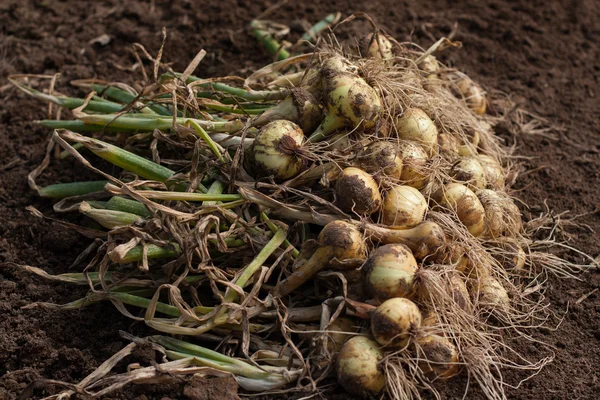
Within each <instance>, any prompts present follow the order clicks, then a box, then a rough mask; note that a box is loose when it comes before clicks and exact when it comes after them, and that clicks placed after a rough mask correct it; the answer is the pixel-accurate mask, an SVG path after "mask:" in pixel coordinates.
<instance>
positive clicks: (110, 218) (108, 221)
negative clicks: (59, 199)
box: [79, 201, 143, 229]
mask: <svg viewBox="0 0 600 400" xmlns="http://www.w3.org/2000/svg"><path fill="white" fill-rule="evenodd" d="M79 211H80V212H81V213H82V214H84V215H86V216H87V217H90V218H92V219H93V220H95V221H96V222H98V223H99V224H100V225H102V226H103V227H105V228H107V229H113V228H116V227H118V226H127V225H132V224H134V223H136V222H140V221H142V220H143V218H142V217H140V216H139V215H136V214H131V213H128V212H123V211H115V210H104V209H99V208H92V207H91V206H90V204H89V203H87V202H85V201H84V202H82V203H81V204H80V206H79Z"/></svg>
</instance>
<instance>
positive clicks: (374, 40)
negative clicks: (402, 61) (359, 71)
mask: <svg viewBox="0 0 600 400" xmlns="http://www.w3.org/2000/svg"><path fill="white" fill-rule="evenodd" d="M360 54H361V55H362V56H363V57H367V58H374V59H376V60H391V59H392V58H394V54H393V53H392V42H390V40H389V39H388V38H387V37H386V36H385V35H384V34H382V33H380V32H375V33H374V34H372V35H367V36H365V37H363V38H362V39H361V40H360Z"/></svg>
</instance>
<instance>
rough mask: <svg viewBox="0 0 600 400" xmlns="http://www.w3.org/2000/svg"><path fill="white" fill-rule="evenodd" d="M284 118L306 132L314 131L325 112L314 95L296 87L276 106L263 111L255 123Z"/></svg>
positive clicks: (263, 123) (260, 124) (265, 122)
mask: <svg viewBox="0 0 600 400" xmlns="http://www.w3.org/2000/svg"><path fill="white" fill-rule="evenodd" d="M278 119H284V120H288V121H292V122H294V123H296V124H298V126H300V129H302V131H304V132H312V131H314V130H315V129H316V128H317V126H319V124H320V123H321V120H322V119H323V112H322V110H321V107H320V106H319V103H318V102H317V100H316V99H315V98H314V96H313V95H312V94H311V93H310V92H309V91H308V90H306V89H303V88H294V89H292V90H291V93H290V95H289V96H287V97H286V98H285V99H283V100H282V101H281V102H280V103H279V104H277V105H276V106H275V107H272V108H270V109H268V110H267V111H265V112H264V113H262V114H261V115H260V116H259V117H258V118H256V120H255V121H254V125H256V126H263V125H265V124H267V123H269V122H272V121H276V120H278Z"/></svg>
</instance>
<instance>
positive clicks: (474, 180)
mask: <svg viewBox="0 0 600 400" xmlns="http://www.w3.org/2000/svg"><path fill="white" fill-rule="evenodd" d="M450 176H452V177H454V178H455V179H456V180H458V181H459V182H462V183H465V184H466V185H467V186H468V187H469V188H471V189H483V188H484V187H485V185H486V181H485V170H484V168H483V166H482V165H481V163H480V162H479V160H477V158H475V157H464V158H462V159H460V160H459V161H458V162H456V163H455V164H454V165H453V166H452V169H450Z"/></svg>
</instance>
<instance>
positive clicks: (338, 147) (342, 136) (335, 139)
mask: <svg viewBox="0 0 600 400" xmlns="http://www.w3.org/2000/svg"><path fill="white" fill-rule="evenodd" d="M327 143H328V146H327V149H328V150H329V151H337V152H338V153H341V154H345V153H347V152H348V151H349V149H350V148H351V147H352V139H351V138H350V133H349V132H347V131H342V132H340V133H336V134H335V135H332V136H330V137H328V138H327Z"/></svg>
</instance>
